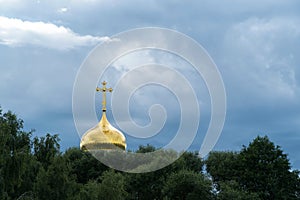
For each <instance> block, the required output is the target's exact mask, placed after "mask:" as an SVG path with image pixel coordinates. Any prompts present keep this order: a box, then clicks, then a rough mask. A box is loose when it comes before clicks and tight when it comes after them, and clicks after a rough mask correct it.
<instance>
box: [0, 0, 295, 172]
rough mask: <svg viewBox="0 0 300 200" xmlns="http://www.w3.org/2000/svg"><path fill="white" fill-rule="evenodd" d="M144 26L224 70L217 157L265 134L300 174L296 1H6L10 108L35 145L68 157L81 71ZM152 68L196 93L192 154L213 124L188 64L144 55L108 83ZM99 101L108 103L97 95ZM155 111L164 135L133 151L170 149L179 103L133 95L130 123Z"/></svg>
mask: <svg viewBox="0 0 300 200" xmlns="http://www.w3.org/2000/svg"><path fill="white" fill-rule="evenodd" d="M142 27H162V28H169V29H174V30H177V31H179V32H182V33H184V34H186V35H188V36H189V37H191V38H193V39H194V40H196V41H197V42H198V43H200V44H201V45H202V46H203V47H204V48H205V49H206V50H207V52H208V53H209V54H210V56H211V58H212V59H213V60H214V62H215V63H216V65H217V66H218V68H219V71H220V74H221V76H222V77H223V81H224V85H225V89H226V95H227V116H226V121H225V125H224V129H223V132H222V134H221V137H220V138H219V141H218V143H217V145H216V146H215V148H214V149H215V150H238V149H240V148H241V147H242V145H243V144H244V145H247V144H248V143H249V142H250V141H251V140H252V139H253V138H255V137H256V136H257V135H268V136H269V138H270V139H271V140H272V141H274V142H275V143H276V144H278V145H280V146H281V147H282V148H283V149H284V151H285V152H286V153H287V154H288V155H289V158H290V160H291V163H292V165H293V167H294V168H298V169H299V168H300V155H299V153H298V152H299V143H300V101H299V97H300V66H299V65H300V56H299V52H300V2H299V1H298V0H278V1H271V0H263V1H256V0H252V1H250V0H249V1H248V0H245V1H236V0H225V1H217V0H209V1H208V0H207V1H206V0H205V1H196V0H188V1H177V0H175V1H174V0H173V1H171V0H170V1H169V0H166V1H158V0H150V1H139V0H126V1H116V0H109V1H108V0H70V1H66V0H26V1H24V0H0V60H1V64H0V72H1V73H0V79H1V84H0V105H1V107H2V109H3V110H4V111H7V110H12V111H14V112H15V113H16V114H17V115H18V116H19V117H20V118H22V119H23V120H24V121H25V129H26V130H30V129H35V130H36V132H35V135H37V136H42V135H44V134H45V133H47V132H50V133H53V134H54V133H58V134H60V138H61V140H62V141H61V145H62V149H63V150H64V149H67V148H68V147H71V146H79V141H80V137H79V136H78V133H77V131H76V129H75V125H74V121H73V115H72V90H73V84H74V81H75V78H76V74H77V72H78V70H79V68H80V66H81V64H82V63H83V61H84V59H85V58H86V57H87V55H88V54H89V52H90V51H91V50H92V49H93V48H95V46H96V45H97V44H99V43H102V42H107V41H110V37H111V36H112V35H115V34H118V33H119V32H123V31H126V30H129V29H133V28H142ZM146 63H159V64H163V65H169V66H175V68H176V67H177V68H176V69H177V70H178V71H179V72H180V73H182V74H183V75H184V76H185V77H186V78H187V79H188V80H189V81H190V82H191V85H192V86H193V87H194V88H196V89H195V90H196V95H197V98H198V101H199V106H200V110H201V113H202V115H201V121H200V123H199V127H200V128H199V132H198V135H197V137H196V140H195V141H194V142H193V145H192V146H191V150H196V149H199V148H200V145H201V142H202V139H203V134H204V133H205V130H206V129H207V126H208V123H209V119H210V114H209V111H210V99H209V94H208V92H207V89H205V84H204V83H203V80H202V79H201V77H198V76H196V75H195V73H194V72H193V69H190V68H189V67H190V66H188V64H187V63H185V61H183V60H182V59H179V58H178V57H176V56H174V55H170V54H167V53H166V52H163V53H162V52H152V51H150V50H149V51H144V50H141V51H140V52H135V53H133V54H130V55H127V56H124V57H122V58H120V59H119V60H117V61H115V62H114V63H112V65H111V67H110V68H108V70H107V71H106V73H105V75H104V77H103V78H106V79H109V80H107V81H109V82H110V86H112V87H114V86H115V84H116V82H117V80H118V79H119V78H120V77H121V76H122V74H124V73H126V72H128V71H129V70H132V69H131V68H130V67H129V66H136V65H142V64H146ZM149 74H150V73H148V75H149ZM157 74H159V72H157ZM144 76H147V74H144ZM103 78H101V77H100V79H101V80H102V79H103ZM137 78H140V79H143V78H145V77H143V75H142V76H141V77H137ZM94 89H95V88H91V90H94ZM95 99H96V102H97V101H100V100H101V97H100V96H99V94H96V95H95ZM156 103H159V104H162V105H164V106H165V110H166V112H167V114H168V118H167V120H166V123H165V127H164V128H163V129H162V132H161V133H160V134H159V135H158V136H157V137H153V138H149V139H147V140H137V139H136V138H131V137H130V136H128V138H127V139H128V146H129V147H131V149H134V148H136V147H137V145H138V144H146V143H151V144H153V145H156V146H162V145H164V144H165V143H166V141H167V140H169V139H170V138H172V134H171V133H172V132H176V129H178V120H179V119H180V110H178V107H179V103H178V100H176V97H174V95H173V94H172V92H170V91H168V90H166V89H164V88H161V87H159V86H158V85H150V86H149V87H148V88H147V87H143V88H140V89H139V90H138V91H136V93H134V94H133V96H132V98H131V100H130V109H131V110H132V112H131V116H132V118H133V119H134V120H135V121H136V123H138V124H140V125H146V124H147V123H149V116H148V113H147V112H148V109H149V107H151V105H153V104H156ZM96 107H97V105H96ZM110 110H111V109H110V105H109V111H108V116H109V118H110V120H111V121H112V123H113V124H115V123H114V117H113V115H112V112H111V111H110ZM97 114H98V115H100V112H98V113H97ZM202 116H203V117H202Z"/></svg>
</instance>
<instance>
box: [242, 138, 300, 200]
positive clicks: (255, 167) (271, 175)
mask: <svg viewBox="0 0 300 200" xmlns="http://www.w3.org/2000/svg"><path fill="white" fill-rule="evenodd" d="M238 159H239V160H240V161H241V166H240V169H239V177H240V180H239V183H240V185H241V187H242V188H244V189H246V190H247V191H250V192H256V193H258V194H259V196H260V198H262V199H272V200H273V199H299V196H297V195H298V194H299V187H298V186H299V175H298V172H296V171H292V170H291V166H290V163H289V160H288V158H287V155H286V154H285V153H283V151H282V150H281V148H280V147H279V146H275V145H274V143H273V142H271V141H270V140H269V138H268V137H267V136H265V137H259V136H258V137H257V138H255V139H254V140H253V142H251V143H250V144H249V146H248V147H246V146H244V147H243V149H242V150H241V152H240V154H239V155H238Z"/></svg>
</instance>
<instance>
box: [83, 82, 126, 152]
mask: <svg viewBox="0 0 300 200" xmlns="http://www.w3.org/2000/svg"><path fill="white" fill-rule="evenodd" d="M102 85H103V88H97V89H96V90H97V91H101V92H103V100H102V106H103V107H102V117H101V120H100V122H99V123H98V124H97V125H96V126H95V127H93V128H91V129H89V130H88V131H87V132H86V133H85V134H84V135H83V136H82V138H81V142H80V149H82V150H84V151H90V150H112V149H113V150H125V149H126V138H125V136H124V135H123V133H122V132H121V131H119V130H118V129H116V128H115V127H113V126H112V125H111V124H110V123H109V121H108V120H107V117H106V92H107V91H109V92H112V89H111V88H106V82H105V81H104V82H102Z"/></svg>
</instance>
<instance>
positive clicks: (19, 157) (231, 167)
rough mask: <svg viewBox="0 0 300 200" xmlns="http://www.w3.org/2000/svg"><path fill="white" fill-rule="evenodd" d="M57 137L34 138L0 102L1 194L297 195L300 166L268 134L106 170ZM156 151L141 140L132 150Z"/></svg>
mask: <svg viewBox="0 0 300 200" xmlns="http://www.w3.org/2000/svg"><path fill="white" fill-rule="evenodd" d="M59 142H60V139H59V137H58V135H51V134H46V135H45V136H44V137H35V138H32V131H29V132H26V131H24V130H23V121H22V120H21V119H18V117H17V116H16V115H15V114H14V113H12V112H11V111H8V112H6V113H3V111H2V110H1V108H0V199H1V200H12V199H18V200H21V199H23V200H25V199H34V200H37V199H41V200H44V199H45V200H46V199H47V200H48V199H49V200H52V199H53V200H64V199H70V200H77V199H78V200H79V199H80V200H81V199H83V200H89V199H109V200H114V199H116V200H118V199H146V200H147V199H149V200H150V199H164V200H167V199H197V200H198V199H204V200H205V199H208V200H211V199H214V200H227V199H228V200H229V199H230V200H232V199H238V200H252V199H253V200H257V199H262V200H273V199H278V200H279V199H300V179H299V171H297V170H292V166H291V164H290V162H289V159H288V157H287V155H286V154H285V153H284V152H283V150H282V149H281V147H279V146H276V145H275V144H274V143H273V142H271V141H270V140H269V138H268V137H267V136H263V137H260V136H258V137H256V138H255V139H254V140H253V141H252V142H251V143H250V144H249V145H248V146H243V148H242V149H241V150H240V151H238V152H233V151H218V152H211V153H210V154H209V155H208V157H207V158H206V159H205V160H204V159H201V158H200V157H199V156H198V154H197V153H196V152H184V153H183V154H182V156H181V157H180V158H179V159H178V160H176V161H175V162H174V163H172V164H171V165H169V166H167V167H165V168H162V169H160V170H157V171H154V172H149V173H125V172H120V171H116V170H113V169H110V168H109V167H107V166H105V165H104V164H102V163H101V162H99V161H98V160H97V159H95V158H94V157H93V156H92V155H91V154H90V153H88V152H83V151H81V150H80V149H79V148H77V147H72V148H69V149H67V150H66V151H65V152H61V151H60V143H59ZM155 150H156V148H155V147H153V146H150V145H147V146H140V147H139V149H138V150H137V151H136V152H139V153H146V152H152V151H155Z"/></svg>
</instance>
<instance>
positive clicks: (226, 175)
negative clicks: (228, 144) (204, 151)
mask: <svg viewBox="0 0 300 200" xmlns="http://www.w3.org/2000/svg"><path fill="white" fill-rule="evenodd" d="M205 164H206V170H207V172H208V173H209V174H210V175H211V176H212V178H213V181H214V182H215V183H216V184H218V183H219V182H224V181H230V180H236V179H238V178H239V173H238V172H239V165H240V164H239V160H238V153H236V152H230V151H228V152H225V151H223V152H217V151H214V152H210V153H209V155H208V158H207V159H206V161H205ZM217 186H218V185H217Z"/></svg>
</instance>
